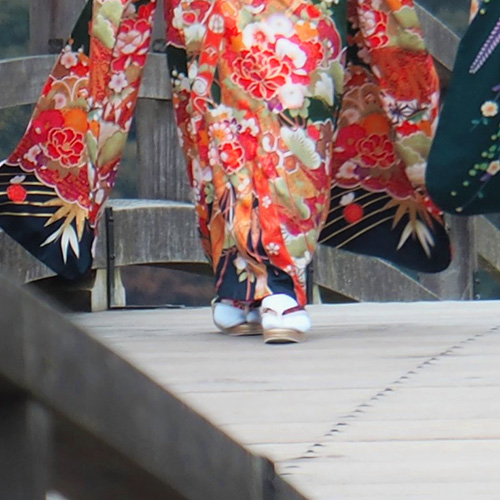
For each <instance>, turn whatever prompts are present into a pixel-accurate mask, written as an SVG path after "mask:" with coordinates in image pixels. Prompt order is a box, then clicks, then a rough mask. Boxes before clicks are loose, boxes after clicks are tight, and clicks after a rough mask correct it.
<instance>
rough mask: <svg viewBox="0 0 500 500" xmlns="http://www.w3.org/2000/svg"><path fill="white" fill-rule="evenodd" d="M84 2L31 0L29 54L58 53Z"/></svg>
mask: <svg viewBox="0 0 500 500" xmlns="http://www.w3.org/2000/svg"><path fill="white" fill-rule="evenodd" d="M85 2H86V0H31V2H30V52H31V53H32V54H47V53H57V52H59V50H60V49H61V48H62V46H63V44H64V42H65V40H66V39H67V38H68V36H69V35H70V33H71V29H72V28H73V25H74V23H75V22H76V20H77V19H78V16H79V15H80V11H81V9H82V8H83V6H84V5H85Z"/></svg>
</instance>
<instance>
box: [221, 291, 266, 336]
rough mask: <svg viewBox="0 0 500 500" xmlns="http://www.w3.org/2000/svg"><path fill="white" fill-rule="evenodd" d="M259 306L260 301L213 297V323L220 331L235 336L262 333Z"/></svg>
mask: <svg viewBox="0 0 500 500" xmlns="http://www.w3.org/2000/svg"><path fill="white" fill-rule="evenodd" d="M259 307H260V301H255V302H240V301H236V300H231V299H219V298H215V299H214V300H213V301H212V317H213V321H214V324H215V326H216V327H217V328H218V329H219V330H220V331H221V332H223V333H227V334H228V335H233V336H235V337H242V336H248V335H262V326H261V324H260V310H259Z"/></svg>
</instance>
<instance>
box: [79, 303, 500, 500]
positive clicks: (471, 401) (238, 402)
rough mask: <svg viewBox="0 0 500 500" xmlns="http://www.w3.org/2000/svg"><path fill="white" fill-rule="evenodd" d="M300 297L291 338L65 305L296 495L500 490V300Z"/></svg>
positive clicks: (374, 496)
mask: <svg viewBox="0 0 500 500" xmlns="http://www.w3.org/2000/svg"><path fill="white" fill-rule="evenodd" d="M309 310H310V312H311V315H312V317H313V320H314V325H315V326H314V329H313V332H312V333H311V335H310V336H309V339H308V340H307V342H305V343H304V344H301V345H289V346H266V345H263V344H262V341H261V339H260V338H259V337H251V338H229V337H226V336H223V335H220V334H217V333H215V332H214V328H213V326H212V323H211V319H210V311H209V310H208V309H204V308H201V309H184V310H182V309H181V310H168V309H156V310H119V311H109V312H105V313H94V314H78V315H71V317H72V319H74V320H75V321H76V322H77V323H79V324H81V325H83V326H84V327H86V328H87V330H88V331H89V332H90V333H91V334H92V335H93V336H95V337H96V338H98V339H100V340H101V341H102V342H104V343H105V344H106V345H107V346H109V347H111V348H112V349H113V350H115V351H116V352H118V353H120V354H121V355H123V356H124V357H125V358H126V359H128V360H129V361H131V362H132V363H133V364H134V365H135V366H136V367H138V368H139V369H140V370H142V371H143V372H145V373H146V374H148V375H150V376H151V377H152V378H154V380H155V381H157V382H158V383H160V384H162V385H164V386H166V387H168V388H169V389H171V390H172V391H174V392H175V393H176V394H178V395H179V396H180V397H181V398H182V399H184V401H186V403H188V404H189V405H190V406H192V407H193V408H194V409H196V410H197V411H200V412H201V413H202V414H203V415H204V416H206V417H207V418H208V419H209V420H210V421H211V422H212V423H214V424H215V425H217V426H218V427H219V428H221V429H223V430H225V431H226V432H227V433H228V434H229V435H231V436H232V437H234V438H235V439H237V440H238V441H239V442H241V443H242V444H244V445H245V446H247V447H248V448H249V449H251V450H252V451H254V452H256V453H258V454H261V455H264V456H267V457H269V458H270V459H271V460H273V461H274V462H275V463H276V467H277V470H278V472H279V473H280V474H281V475H282V476H283V477H284V478H286V479H287V481H289V482H290V483H291V484H292V485H294V486H295V487H296V488H297V489H298V490H299V491H301V492H302V493H303V494H304V495H305V496H306V497H307V498H310V499H314V500H341V499H346V500H348V499H349V500H350V499H356V500H358V499H359V500H379V499H380V500H423V499H425V500H434V499H435V500H448V499H453V500H462V499H464V500H465V499H466V500H486V499H488V500H498V498H499V497H500V493H499V492H500V474H499V470H500V362H499V358H500V304H499V303H497V302H460V303H459V302H441V303H437V302H427V303H424V302H421V303H408V304H401V303H400V304H373V303H372V304H370V303H364V304H349V305H333V306H326V305H324V306H312V307H310V309H309ZM235 500H237V499H235Z"/></svg>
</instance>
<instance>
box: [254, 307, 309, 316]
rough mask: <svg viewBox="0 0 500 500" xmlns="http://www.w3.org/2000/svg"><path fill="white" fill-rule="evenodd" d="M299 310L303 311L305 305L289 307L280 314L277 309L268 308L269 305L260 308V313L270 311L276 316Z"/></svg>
mask: <svg viewBox="0 0 500 500" xmlns="http://www.w3.org/2000/svg"><path fill="white" fill-rule="evenodd" d="M301 311H305V307H304V306H298V305H297V306H294V307H290V308H289V309H285V310H284V311H283V312H282V313H281V314H280V313H279V312H278V311H275V310H274V309H270V308H269V307H265V308H263V309H262V310H261V313H262V314H267V313H271V314H274V315H276V316H286V315H287V314H292V313H295V312H301Z"/></svg>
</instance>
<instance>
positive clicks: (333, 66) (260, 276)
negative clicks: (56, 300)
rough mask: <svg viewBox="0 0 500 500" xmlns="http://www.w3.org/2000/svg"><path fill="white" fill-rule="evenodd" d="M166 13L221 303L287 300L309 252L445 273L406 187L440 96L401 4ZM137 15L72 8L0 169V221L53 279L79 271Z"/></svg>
mask: <svg viewBox="0 0 500 500" xmlns="http://www.w3.org/2000/svg"><path fill="white" fill-rule="evenodd" d="M165 7H166V8H165V11H166V21H167V40H168V58H169V67H170V71H171V75H172V87H173V96H174V98H173V102H174V107H175V111H176V116H177V123H178V126H179V130H180V132H181V133H180V137H181V142H182V146H183V148H184V151H185V153H186V157H187V160H188V175H189V179H190V182H191V185H192V187H193V196H194V203H195V207H196V212H197V215H198V221H199V227H200V234H201V239H202V244H203V246H204V249H205V252H206V254H207V257H208V258H209V259H210V261H211V263H212V265H213V269H214V272H215V274H216V292H217V294H218V295H219V296H220V297H223V298H233V299H236V300H242V301H252V300H258V299H261V298H263V297H264V296H266V295H268V294H270V293H287V294H289V295H292V296H294V297H295V298H296V299H297V300H298V301H299V303H301V304H304V303H305V302H306V268H307V265H308V264H309V262H310V261H311V258H312V256H313V254H314V250H315V248H316V245H317V242H318V240H321V241H322V242H324V243H325V244H327V245H332V246H337V247H341V248H345V249H347V250H352V251H356V252H361V253H365V254H370V255H378V256H380V257H384V258H388V259H391V260H393V261H394V262H397V263H400V264H404V265H406V266H409V267H412V268H414V269H418V270H423V271H438V270H441V269H443V268H445V267H446V266H447V264H448V262H449V242H448V238H447V235H446V232H445V230H444V228H443V224H442V220H441V216H440V213H439V212H438V211H437V210H436V208H435V207H434V205H433V204H432V202H431V200H430V199H429V197H428V196H427V193H426V190H425V185H424V181H423V179H424V172H425V165H426V157H427V154H428V151H429V148H430V143H431V139H432V134H433V131H434V127H435V122H436V118H437V108H438V99H439V84H438V80H437V77H436V74H435V71H434V68H433V66H432V61H431V58H430V56H429V55H428V54H427V53H426V51H425V48H424V44H423V40H422V34H421V31H420V28H419V24H418V19H417V16H416V14H415V10H414V8H413V4H412V1H411V0H323V1H321V2H319V1H302V0H301V1H296V0H283V1H281V2H274V1H270V0H184V1H182V0H173V2H172V3H170V2H166V4H165ZM154 10H155V2H154V1H147V0H137V1H132V0H100V1H96V0H94V2H93V5H92V2H91V1H89V3H88V5H87V7H86V9H85V11H84V13H83V14H82V18H81V20H80V22H79V24H78V25H77V28H76V29H75V31H74V33H73V35H72V38H71V39H70V41H69V43H68V45H67V46H66V47H65V49H64V50H63V53H62V54H61V56H60V58H59V60H58V62H57V65H56V67H55V68H54V70H53V72H52V74H51V76H50V78H49V81H48V83H47V85H46V87H45V89H44V90H43V94H42V97H41V99H40V101H39V103H38V106H37V108H36V110H35V112H34V115H33V119H32V121H31V123H30V125H29V127H28V130H27V132H26V135H25V137H24V138H23V140H22V141H21V144H20V145H19V146H18V148H17V149H16V151H15V152H14V153H13V154H12V155H11V156H10V158H9V159H8V160H7V161H6V162H5V163H4V164H3V166H2V167H1V168H0V176H1V177H0V179H1V182H3V186H4V187H5V191H3V192H2V193H0V196H1V197H2V199H0V209H1V211H0V225H1V226H2V227H3V228H4V229H5V230H6V231H7V232H8V233H9V234H11V235H12V236H13V237H14V238H16V239H17V240H18V241H19V242H20V243H21V244H23V245H24V246H25V247H26V248H28V250H30V251H31V252H32V253H33V254H34V255H36V256H37V257H38V258H40V259H41V260H43V261H44V262H46V263H47V264H48V265H50V266H51V267H52V268H53V269H55V270H56V271H57V272H59V273H61V274H63V275H65V276H68V277H73V276H76V275H78V274H81V273H83V272H85V270H86V269H88V267H89V265H90V263H91V246H92V241H93V238H94V235H95V227H96V223H97V221H98V218H99V214H100V213H101V209H102V207H103V205H104V203H105V201H106V198H107V196H108V194H109V191H110V189H111V188H112V186H113V183H114V179H115V175H116V169H117V166H118V163H119V160H120V156H121V151H122V149H123V145H124V142H125V138H126V136H127V132H128V130H129V127H130V121H131V118H132V114H133V109H134V104H135V101H136V99H137V91H138V87H139V83H140V77H141V72H142V68H143V66H144V62H145V57H146V51H147V48H148V46H149V41H150V36H151V23H152V20H153V15H154ZM90 18H91V19H92V22H91V24H90V32H89V33H87V31H88V30H87V29H86V26H87V20H88V19H90Z"/></svg>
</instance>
